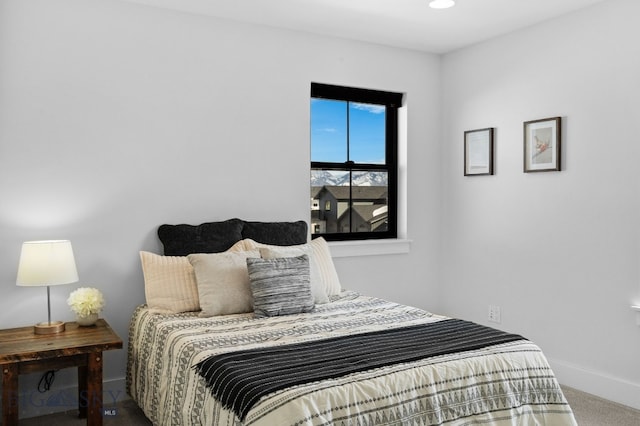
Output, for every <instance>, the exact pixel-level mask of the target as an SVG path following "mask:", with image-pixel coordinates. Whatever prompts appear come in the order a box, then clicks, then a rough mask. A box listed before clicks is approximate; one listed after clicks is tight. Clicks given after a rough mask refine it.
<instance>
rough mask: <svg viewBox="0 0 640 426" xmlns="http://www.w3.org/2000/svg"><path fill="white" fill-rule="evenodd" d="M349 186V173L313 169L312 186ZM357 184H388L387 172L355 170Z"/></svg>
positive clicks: (354, 180)
mask: <svg viewBox="0 0 640 426" xmlns="http://www.w3.org/2000/svg"><path fill="white" fill-rule="evenodd" d="M325 185H326V186H348V185H349V173H346V172H329V171H326V170H312V171H311V186H325ZM353 185H355V186H387V185H388V179H387V174H386V173H385V172H354V173H353Z"/></svg>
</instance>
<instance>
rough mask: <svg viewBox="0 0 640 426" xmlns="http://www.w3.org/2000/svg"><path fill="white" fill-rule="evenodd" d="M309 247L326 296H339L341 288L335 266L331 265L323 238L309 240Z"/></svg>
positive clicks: (329, 252) (329, 253) (331, 260)
mask: <svg viewBox="0 0 640 426" xmlns="http://www.w3.org/2000/svg"><path fill="white" fill-rule="evenodd" d="M309 245H310V246H311V250H312V252H313V259H314V262H316V264H317V265H318V269H319V270H320V279H321V281H322V285H323V287H324V291H325V292H326V293H327V296H334V295H337V294H340V292H341V291H342V286H341V285H340V280H339V279H338V272H337V271H336V266H335V265H334V264H333V259H332V258H331V251H330V250H329V244H327V241H326V240H325V239H324V238H322V237H318V238H314V239H313V240H311V242H310V243H309Z"/></svg>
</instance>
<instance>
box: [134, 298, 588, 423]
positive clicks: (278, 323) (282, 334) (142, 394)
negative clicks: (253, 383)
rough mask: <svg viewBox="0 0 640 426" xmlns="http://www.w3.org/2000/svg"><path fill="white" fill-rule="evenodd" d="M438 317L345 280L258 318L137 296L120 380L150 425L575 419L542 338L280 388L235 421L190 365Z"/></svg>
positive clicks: (568, 421) (438, 318)
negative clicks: (342, 286) (306, 306)
mask: <svg viewBox="0 0 640 426" xmlns="http://www.w3.org/2000/svg"><path fill="white" fill-rule="evenodd" d="M441 319H443V317H440V316H436V315H433V314H430V313H428V312H425V311H423V310H420V309H416V308H412V307H407V306H402V305H398V304H396V303H392V302H388V301H384V300H381V299H376V298H372V297H366V296H362V295H359V294H357V293H353V292H343V293H342V295H340V297H338V298H335V300H333V301H332V302H331V303H328V304H324V305H318V306H317V307H316V309H315V311H314V312H312V313H307V314H299V315H289V316H283V317H273V318H266V319H265V318H261V319H256V318H253V314H240V315H227V316H220V317H213V318H199V317H198V316H197V314H191V313H189V314H179V315H157V314H151V313H150V312H149V311H148V310H147V309H146V308H145V307H144V306H141V307H139V308H138V309H137V310H136V311H135V313H134V315H133V317H132V320H131V325H130V330H129V361H128V374H127V386H128V389H129V394H130V395H131V397H132V398H133V399H134V400H135V401H136V402H137V403H138V405H140V407H141V408H142V409H143V410H144V412H145V414H146V415H147V417H148V418H149V419H151V420H152V421H153V423H154V424H156V425H236V426H237V425H256V426H260V425H264V426H274V425H334V424H339V425H342V424H344V425H440V424H446V425H481V424H491V425H513V426H515V425H554V426H563V425H576V422H575V420H574V418H573V414H572V412H571V409H570V408H569V406H568V404H567V402H566V400H565V399H564V396H563V395H562V392H561V390H560V387H559V385H558V383H557V381H556V379H555V377H554V375H553V372H552V371H551V369H550V367H549V365H548V363H547V360H546V359H545V357H544V355H543V354H542V352H541V350H540V349H539V348H538V347H537V346H536V345H535V344H533V343H531V342H528V341H525V340H521V341H517V342H513V343H507V344H502V345H497V346H491V347H488V348H484V349H481V350H475V351H467V352H463V353H458V354H450V355H443V356H438V357H434V358H429V359H425V360H422V361H419V362H412V363H406V364H400V365H395V366H391V367H385V368H380V369H375V370H371V371H366V372H362V373H356V374H351V375H349V376H345V377H342V378H339V379H333V380H326V381H323V382H319V383H311V384H307V385H301V386H296V387H293V388H289V389H286V390H284V391H280V392H276V393H274V394H271V395H269V396H266V397H263V398H262V399H261V400H260V402H259V403H258V404H257V405H255V406H254V407H253V409H252V410H251V411H250V412H249V414H248V415H247V417H246V419H245V421H244V422H243V423H241V422H240V421H239V420H238V419H237V417H236V416H235V415H234V414H233V412H231V411H229V410H227V409H225V408H223V407H222V406H221V405H220V404H219V403H218V402H217V401H216V400H215V398H214V397H213V396H211V393H210V392H209V390H208V389H207V388H206V387H205V384H204V381H203V380H202V379H201V377H200V376H199V375H198V374H197V373H196V372H195V371H194V370H193V368H192V367H193V365H194V364H196V363H197V362H199V361H201V360H203V359H205V358H206V357H208V356H210V355H213V354H216V353H220V352H227V351H233V350H237V349H248V348H252V347H260V346H271V345H280V344H287V343H293V342H300V341H307V340H316V339H322V338H326V337H335V336H339V335H344V334H353V333H361V332H366V331H374V330H380V329H386V328H393V327H402V326H406V325H412V324H419V323H428V322H434V321H440V320H441Z"/></svg>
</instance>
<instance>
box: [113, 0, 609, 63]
mask: <svg viewBox="0 0 640 426" xmlns="http://www.w3.org/2000/svg"><path fill="white" fill-rule="evenodd" d="M125 1H129V2H133V3H139V4H145V5H149V6H156V7H163V8H167V9H174V10H178V11H183V12H189V13H196V14H200V15H209V16H216V17H220V18H226V19H232V20H237V21H242V22H250V23H255V24H262V25H268V26H273V27H278V28H286V29H291V30H297V31H306V32H310V33H315V34H322V35H332V36H337V37H341V38H347V39H353V40H360V41H366V42H372V43H377V44H384V45H388V46H395V47H403V48H409V49H416V50H421V51H426V52H432V53H446V52H450V51H453V50H456V49H459V48H462V47H465V46H469V45H472V44H476V43H479V42H481V41H484V40H488V39H490V38H493V37H496V36H499V35H503V34H506V33H509V32H512V31H515V30H518V29H520V28H525V27H528V26H531V25H534V24H536V23H539V22H542V21H545V20H548V19H552V18H555V17H558V16H560V15H564V14H566V13H570V12H573V11H575V10H578V9H580V8H584V7H587V6H590V5H592V4H595V3H599V2H602V1H604V0H456V5H455V6H454V7H453V8H451V9H440V10H437V9H431V8H430V7H429V5H428V3H429V0H125Z"/></svg>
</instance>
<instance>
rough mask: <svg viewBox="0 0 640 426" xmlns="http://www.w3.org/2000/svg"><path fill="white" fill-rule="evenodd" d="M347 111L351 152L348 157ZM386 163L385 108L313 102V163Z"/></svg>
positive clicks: (318, 100)
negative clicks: (349, 161) (348, 161)
mask: <svg viewBox="0 0 640 426" xmlns="http://www.w3.org/2000/svg"><path fill="white" fill-rule="evenodd" d="M347 108H349V120H350V123H349V133H350V135H349V138H348V140H349V144H348V146H349V153H348V154H347ZM347 160H351V161H354V162H356V163H373V164H383V163H384V162H385V107H384V106H383V105H373V104H363V103H355V102H346V101H335V100H328V99H317V98H313V99H311V161H326V162H338V163H344V162H345V161H347Z"/></svg>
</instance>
